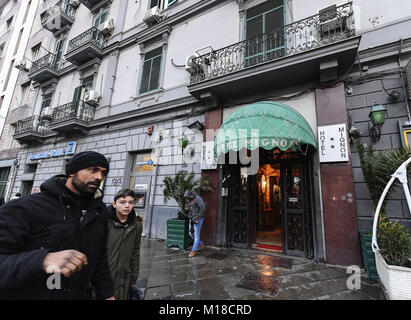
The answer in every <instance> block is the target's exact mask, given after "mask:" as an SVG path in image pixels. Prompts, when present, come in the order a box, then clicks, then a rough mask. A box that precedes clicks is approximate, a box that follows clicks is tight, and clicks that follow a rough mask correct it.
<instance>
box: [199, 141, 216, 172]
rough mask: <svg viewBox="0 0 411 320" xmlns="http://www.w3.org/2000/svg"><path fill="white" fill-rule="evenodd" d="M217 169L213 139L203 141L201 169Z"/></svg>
mask: <svg viewBox="0 0 411 320" xmlns="http://www.w3.org/2000/svg"><path fill="white" fill-rule="evenodd" d="M207 169H217V162H216V159H215V157H214V140H213V141H206V142H203V150H202V152H201V170H207Z"/></svg>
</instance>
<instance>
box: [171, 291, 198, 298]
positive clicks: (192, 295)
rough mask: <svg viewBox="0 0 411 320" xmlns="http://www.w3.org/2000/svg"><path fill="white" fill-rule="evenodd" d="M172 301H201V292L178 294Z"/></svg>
mask: <svg viewBox="0 0 411 320" xmlns="http://www.w3.org/2000/svg"><path fill="white" fill-rule="evenodd" d="M172 300H201V295H200V292H199V291H196V292H189V293H184V294H176V295H175V296H173V297H172Z"/></svg>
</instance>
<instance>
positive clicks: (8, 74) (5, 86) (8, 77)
mask: <svg viewBox="0 0 411 320" xmlns="http://www.w3.org/2000/svg"><path fill="white" fill-rule="evenodd" d="M13 66H14V60H12V61H11V62H10V66H9V71H8V72H7V76H6V80H5V81H4V86H3V91H5V90H6V89H7V85H8V84H9V80H10V75H11V71H12V70H13Z"/></svg>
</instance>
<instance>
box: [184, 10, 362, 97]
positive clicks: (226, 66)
mask: <svg viewBox="0 0 411 320" xmlns="http://www.w3.org/2000/svg"><path fill="white" fill-rule="evenodd" d="M359 40H360V38H359V37H356V36H355V32H354V23H353V11H352V3H346V4H344V5H341V6H338V7H337V6H334V7H330V8H327V10H325V11H322V12H320V13H319V14H317V15H314V16H311V17H308V18H306V19H303V20H300V21H297V22H294V23H291V24H288V25H286V26H284V27H282V28H279V29H275V30H273V31H272V32H270V33H267V34H261V35H260V36H258V37H256V38H254V39H250V40H245V41H241V42H238V43H235V44H232V45H230V46H228V47H225V48H222V49H218V50H212V51H211V52H209V53H207V54H204V55H201V56H198V57H194V58H193V59H192V60H191V66H190V69H189V70H188V71H189V72H190V84H189V85H188V90H189V92H190V93H191V94H192V95H193V96H195V97H196V98H202V97H203V96H204V97H209V96H210V93H211V95H212V96H215V97H216V98H217V99H221V100H224V99H230V98H235V97H238V95H239V94H240V95H241V94H242V93H244V95H245V94H247V95H249V94H253V93H258V92H263V91H269V90H273V89H281V88H286V87H289V86H293V85H298V84H301V83H304V82H309V81H315V80H318V79H323V78H326V72H330V73H331V74H333V76H334V77H335V75H336V74H337V73H338V74H343V73H344V72H345V71H346V70H348V68H349V66H350V65H351V64H352V63H353V62H354V59H355V56H356V52H357V49H358V45H359ZM324 75H325V76H324Z"/></svg>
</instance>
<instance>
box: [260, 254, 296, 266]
mask: <svg viewBox="0 0 411 320" xmlns="http://www.w3.org/2000/svg"><path fill="white" fill-rule="evenodd" d="M257 261H258V263H260V264H264V265H266V266H270V267H279V268H283V269H291V268H292V266H293V260H292V259H286V258H278V257H273V256H264V257H258V258H257Z"/></svg>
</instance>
